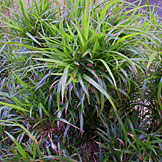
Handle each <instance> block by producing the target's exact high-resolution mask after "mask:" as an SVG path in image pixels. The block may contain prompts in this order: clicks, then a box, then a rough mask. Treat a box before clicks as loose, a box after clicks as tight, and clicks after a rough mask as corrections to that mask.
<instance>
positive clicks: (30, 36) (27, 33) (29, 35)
mask: <svg viewBox="0 0 162 162" xmlns="http://www.w3.org/2000/svg"><path fill="white" fill-rule="evenodd" d="M26 35H27V36H28V37H29V38H31V39H32V40H33V41H34V42H35V43H37V44H38V45H40V46H42V45H41V44H40V43H39V42H38V41H37V40H36V39H35V38H34V37H33V36H32V35H31V34H30V33H29V32H26Z"/></svg>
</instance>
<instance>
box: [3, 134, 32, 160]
mask: <svg viewBox="0 0 162 162" xmlns="http://www.w3.org/2000/svg"><path fill="white" fill-rule="evenodd" d="M5 133H6V134H7V135H8V136H9V137H10V138H11V140H12V141H13V142H14V143H15V145H16V146H17V149H18V151H19V152H20V154H21V155H22V157H23V159H24V161H28V160H29V159H28V157H27V154H26V152H25V150H24V149H23V148H22V146H21V145H20V144H19V143H18V141H17V140H16V139H15V138H14V137H13V136H12V135H11V134H10V133H8V132H6V131H5Z"/></svg>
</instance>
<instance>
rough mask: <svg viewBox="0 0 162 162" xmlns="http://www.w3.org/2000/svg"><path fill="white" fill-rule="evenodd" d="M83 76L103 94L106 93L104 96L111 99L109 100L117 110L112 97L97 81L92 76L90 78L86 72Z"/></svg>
mask: <svg viewBox="0 0 162 162" xmlns="http://www.w3.org/2000/svg"><path fill="white" fill-rule="evenodd" d="M83 78H84V79H85V80H86V81H88V82H89V83H90V84H91V85H93V86H94V87H95V88H96V89H98V90H99V91H100V92H101V93H102V94H104V96H105V97H106V98H107V99H108V100H109V102H110V103H111V105H112V107H113V108H114V110H115V111H117V109H116V107H115V104H114V102H113V100H112V98H111V97H110V95H109V94H108V93H107V92H106V91H105V90H104V89H103V88H102V87H101V86H100V85H99V84H98V83H97V82H95V81H94V80H93V79H92V78H90V77H89V76H87V75H86V74H84V75H83Z"/></svg>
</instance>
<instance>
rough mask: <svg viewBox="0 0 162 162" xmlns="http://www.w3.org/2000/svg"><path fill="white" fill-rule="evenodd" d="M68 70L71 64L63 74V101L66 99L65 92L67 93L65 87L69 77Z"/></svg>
mask: <svg viewBox="0 0 162 162" xmlns="http://www.w3.org/2000/svg"><path fill="white" fill-rule="evenodd" d="M68 70H69V66H67V67H66V68H65V70H64V74H63V76H62V87H61V90H62V91H61V95H62V102H63V100H64V93H65V88H66V82H67V78H68Z"/></svg>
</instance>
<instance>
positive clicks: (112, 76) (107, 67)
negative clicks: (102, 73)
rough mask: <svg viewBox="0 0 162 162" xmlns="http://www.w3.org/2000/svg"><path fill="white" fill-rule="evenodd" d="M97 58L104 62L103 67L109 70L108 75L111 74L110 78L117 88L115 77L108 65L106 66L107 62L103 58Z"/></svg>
mask: <svg viewBox="0 0 162 162" xmlns="http://www.w3.org/2000/svg"><path fill="white" fill-rule="evenodd" d="M99 60H100V61H101V62H102V63H103V64H104V66H105V68H106V69H107V71H108V72H109V74H110V76H111V78H112V80H113V82H114V86H115V88H117V85H116V81H115V78H114V75H113V73H112V72H111V69H110V67H109V66H108V64H107V63H106V62H105V61H104V60H102V59H99Z"/></svg>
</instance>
